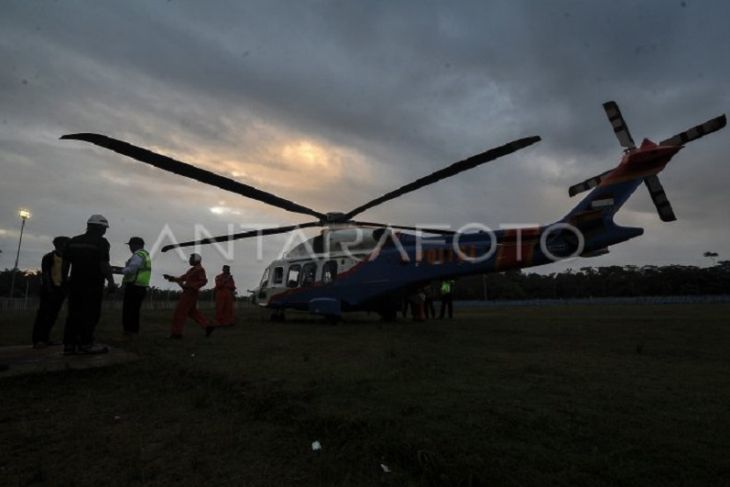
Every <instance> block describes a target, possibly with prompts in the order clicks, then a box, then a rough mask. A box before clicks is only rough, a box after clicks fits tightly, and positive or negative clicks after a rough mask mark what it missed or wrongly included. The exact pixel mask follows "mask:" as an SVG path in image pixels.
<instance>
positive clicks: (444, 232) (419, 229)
mask: <svg viewBox="0 0 730 487" xmlns="http://www.w3.org/2000/svg"><path fill="white" fill-rule="evenodd" d="M348 223H352V224H353V225H360V226H363V227H376V228H396V229H398V230H411V231H414V232H423V233H434V234H437V235H455V234H456V232H455V231H454V230H445V229H443V228H425V227H407V226H403V225H391V224H389V223H374V222H361V221H349V222H348Z"/></svg>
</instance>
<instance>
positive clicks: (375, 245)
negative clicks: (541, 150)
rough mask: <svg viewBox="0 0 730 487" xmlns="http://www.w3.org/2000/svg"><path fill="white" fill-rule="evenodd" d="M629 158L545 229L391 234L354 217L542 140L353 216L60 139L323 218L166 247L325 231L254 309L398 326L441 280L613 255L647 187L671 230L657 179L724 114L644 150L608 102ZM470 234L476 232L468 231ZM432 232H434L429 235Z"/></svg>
mask: <svg viewBox="0 0 730 487" xmlns="http://www.w3.org/2000/svg"><path fill="white" fill-rule="evenodd" d="M603 108H604V110H605V112H606V115H607V116H608V119H609V121H610V122H611V125H612V127H613V130H614V133H615V135H616V137H617V139H618V141H619V144H620V145H621V146H622V147H623V149H624V153H623V155H622V157H621V159H620V162H619V164H618V165H617V166H616V167H614V168H613V169H610V170H608V171H605V172H603V173H601V174H599V175H597V176H594V177H592V178H589V179H587V180H585V181H583V182H580V183H578V184H575V185H573V186H571V187H570V188H569V190H568V194H569V196H571V197H572V196H575V195H577V194H579V193H582V192H585V191H590V192H589V193H588V194H587V195H586V196H585V197H584V198H583V199H582V200H581V201H580V202H579V203H578V204H577V205H576V206H575V207H574V208H573V209H572V210H571V211H570V212H569V213H567V214H566V215H565V216H563V217H562V218H561V219H559V220H557V221H555V222H553V223H550V224H547V225H540V226H532V227H522V228H506V229H499V230H491V229H488V228H486V227H480V228H476V230H477V231H471V232H467V231H466V229H465V228H462V229H460V230H459V231H454V230H450V229H444V228H428V227H419V226H415V227H414V226H406V225H394V224H386V223H380V222H368V221H361V220H359V219H355V217H356V216H357V215H359V214H361V213H363V212H365V211H366V210H368V209H370V208H373V207H375V206H377V205H380V204H383V203H385V202H387V201H390V200H393V199H395V198H398V197H400V196H403V195H405V194H407V193H410V192H413V191H416V190H418V189H420V188H423V187H425V186H428V185H430V184H433V183H436V182H438V181H441V180H443V179H446V178H449V177H452V176H455V175H457V174H459V173H461V172H464V171H467V170H470V169H474V168H476V167H478V166H481V165H483V164H485V163H488V162H491V161H494V160H496V159H498V158H501V157H504V156H507V155H509V154H512V153H514V152H517V151H519V150H521V149H524V148H526V147H528V146H530V145H532V144H535V143H536V142H538V141H540V140H541V139H540V137H539V136H530V137H524V138H520V139H517V140H513V141H511V142H508V143H506V144H503V145H501V146H498V147H495V148H492V149H489V150H487V151H485V152H482V153H480V154H477V155H474V156H472V157H469V158H467V159H464V160H461V161H458V162H455V163H453V164H451V165H449V166H447V167H445V168H443V169H440V170H438V171H435V172H433V173H431V174H429V175H427V176H424V177H421V178H419V179H417V180H415V181H413V182H411V183H409V184H406V185H404V186H401V187H400V188H397V189H395V190H393V191H390V192H388V193H386V194H384V195H382V196H380V197H378V198H375V199H373V200H371V201H369V202H367V203H364V204H363V205H361V206H358V207H356V208H354V209H352V210H350V211H347V212H326V213H323V212H319V211H316V210H313V209H311V208H308V207H306V206H303V205H301V204H298V203H296V202H294V201H291V200H288V199H285V198H281V197H279V196H277V195H274V194H272V193H269V192H266V191H263V190H260V189H257V188H255V187H253V186H250V185H247V184H244V183H241V182H239V181H236V180H233V179H230V178H227V177H225V176H221V175H219V174H216V173H213V172H210V171H207V170H204V169H201V168H198V167H196V166H193V165H191V164H188V163H185V162H181V161H177V160H175V159H172V158H170V157H167V156H164V155H161V154H158V153H155V152H152V151H149V150H147V149H144V148H141V147H138V146H135V145H132V144H130V143H128V142H124V141H121V140H117V139H113V138H111V137H107V136H105V135H101V134H94V133H77V134H68V135H64V136H62V137H61V139H71V140H79V141H85V142H89V143H92V144H95V145H97V146H100V147H103V148H106V149H109V150H111V151H114V152H117V153H119V154H122V155H124V156H127V157H130V158H132V159H136V160H137V161H140V162H143V163H146V164H149V165H152V166H154V167H157V168H159V169H162V170H165V171H168V172H172V173H175V174H178V175H181V176H184V177H187V178H190V179H194V180H197V181H199V182H202V183H205V184H209V185H212V186H215V187H218V188H220V189H223V190H225V191H229V192H232V193H235V194H238V195H241V196H244V197H248V198H251V199H254V200H257V201H260V202H263V203H266V204H269V205H271V206H274V207H278V208H281V209H283V210H286V211H290V212H294V213H300V214H305V215H309V216H311V217H315V218H316V220H313V221H309V222H304V223H300V224H296V225H288V226H280V227H273V228H264V229H259V230H253V231H245V232H239V233H232V234H228V235H221V236H217V237H209V238H205V239H200V240H196V241H190V242H182V243H176V244H172V245H168V246H166V247H163V249H162V251H163V252H167V251H169V250H171V249H174V248H178V247H190V246H199V245H204V244H212V243H220V242H227V241H231V240H239V239H246V238H259V237H262V236H266V235H274V234H282V233H288V232H293V231H299V230H301V229H304V228H313V227H320V228H322V230H321V233H320V234H319V235H317V236H315V237H313V238H311V239H309V240H305V241H303V242H301V243H300V244H299V245H297V246H295V247H294V248H292V249H291V250H290V251H289V252H288V253H286V254H285V255H283V256H282V258H280V259H277V260H274V261H273V262H271V263H270V264H269V265H268V266H266V268H265V269H264V272H263V276H262V278H261V280H260V282H259V284H258V286H257V287H256V288H255V289H254V290H253V294H254V298H255V302H256V303H257V304H258V305H260V306H262V307H264V308H269V309H270V310H272V314H271V318H272V320H283V319H284V312H285V310H288V309H293V310H300V311H308V312H310V313H313V314H316V315H322V316H324V317H325V318H327V319H328V320H330V321H333V322H336V321H338V320H339V319H340V318H341V316H342V314H343V313H346V312H351V311H374V312H377V313H379V314H380V315H381V317H382V318H383V319H385V320H392V319H394V318H395V316H396V312H397V310H399V309H400V308H401V303H402V299H403V297H404V296H407V295H408V294H410V293H413V292H415V291H417V290H418V289H421V288H423V287H424V286H425V285H428V284H429V283H431V282H433V281H439V280H446V279H454V278H458V277H462V276H467V275H474V274H485V273H490V272H501V271H506V270H511V269H520V268H526V267H534V266H540V265H544V264H548V263H552V262H555V261H558V260H562V259H566V258H572V257H595V256H600V255H604V254H606V253H608V252H609V247H610V246H612V245H616V244H619V243H622V242H625V241H627V240H630V239H632V238H635V237H638V236H640V235H642V234H643V232H644V230H643V229H642V228H638V227H623V226H619V225H617V224H616V223H615V222H614V215H615V214H616V212H617V211H618V210H619V209H620V208H621V206H623V204H624V203H626V201H627V200H628V198H629V197H630V196H631V195H632V194H633V193H634V191H635V190H636V189H637V188H638V187H639V186H640V185H641V184H642V183H643V184H644V185H645V186H646V188H647V189H648V191H649V194H650V196H651V198H652V201H653V203H654V205H655V207H656V210H657V213H658V214H659V217H660V219H661V220H662V221H664V222H669V221H673V220H676V216H675V214H674V211H673V209H672V206H671V204H670V203H669V200H668V199H667V196H666V193H665V191H664V188H663V187H662V185H661V183H660V181H659V178H658V173H659V172H661V171H662V170H663V169H664V168H665V167H666V165H667V164H668V163H669V161H670V160H671V159H672V158H673V157H674V156H675V155H676V154H677V153H678V152H679V151H680V150H681V149H682V148H683V147H684V145H685V144H687V143H688V142H691V141H694V140H696V139H699V138H701V137H703V136H705V135H707V134H710V133H712V132H715V131H717V130H720V129H721V128H723V127H724V126H725V125H726V123H727V120H726V117H725V115H724V114H723V115H721V116H719V117H716V118H713V119H711V120H708V121H707V122H704V123H702V124H700V125H697V126H695V127H692V128H690V129H688V130H685V131H683V132H680V133H678V134H676V135H674V136H672V137H669V138H667V139H664V140H662V141H661V142H659V143H658V144H657V143H654V142H652V141H651V140H649V139H644V140H643V141H642V143H641V144H640V145H639V146H638V147H637V146H636V144H635V143H634V140H633V138H632V137H631V134H630V132H629V129H628V127H627V125H626V123H625V121H624V119H623V116H622V114H621V111H620V110H619V107H618V105H617V104H616V102H614V101H609V102H606V103H604V104H603ZM469 229H470V230H473V229H474V228H473V227H472V228H469ZM424 234H425V235H424Z"/></svg>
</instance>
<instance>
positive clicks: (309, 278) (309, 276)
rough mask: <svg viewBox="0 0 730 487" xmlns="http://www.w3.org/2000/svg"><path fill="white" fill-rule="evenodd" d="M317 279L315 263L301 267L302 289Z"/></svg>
mask: <svg viewBox="0 0 730 487" xmlns="http://www.w3.org/2000/svg"><path fill="white" fill-rule="evenodd" d="M316 278H317V263H316V262H307V263H306V264H304V267H302V287H309V286H311V285H312V284H314V281H315V280H316Z"/></svg>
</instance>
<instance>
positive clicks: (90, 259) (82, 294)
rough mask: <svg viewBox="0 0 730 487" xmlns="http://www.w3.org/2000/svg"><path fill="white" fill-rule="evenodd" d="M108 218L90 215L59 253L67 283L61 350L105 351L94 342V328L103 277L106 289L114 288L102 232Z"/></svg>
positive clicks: (107, 223) (80, 351)
mask: <svg viewBox="0 0 730 487" xmlns="http://www.w3.org/2000/svg"><path fill="white" fill-rule="evenodd" d="M108 228H109V221H108V220H107V219H106V218H104V217H103V216H102V215H91V217H90V218H89V220H88V221H87V222H86V233H84V234H82V235H78V236H76V237H73V238H72V239H71V240H69V241H68V245H66V249H65V251H64V253H63V270H62V275H63V282H64V284H66V283H68V288H69V293H68V318H67V319H66V326H65V327H64V330H63V345H64V347H63V353H64V354H66V355H72V354H77V353H78V354H97V353H106V352H108V351H109V349H108V348H107V347H104V346H100V345H95V344H94V331H95V330H96V325H97V324H98V323H99V318H100V317H101V302H102V299H103V297H104V280H105V279H106V281H107V283H108V285H109V292H110V293H112V292H114V290H115V289H116V286H115V284H114V277H113V276H112V269H111V266H110V265H109V242H108V241H107V239H105V238H104V234H105V233H106V231H107V229H108Z"/></svg>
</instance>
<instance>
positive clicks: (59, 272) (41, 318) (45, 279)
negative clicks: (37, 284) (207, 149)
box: [33, 237, 69, 348]
mask: <svg viewBox="0 0 730 487" xmlns="http://www.w3.org/2000/svg"><path fill="white" fill-rule="evenodd" d="M68 241H69V238H68V237H56V238H54V239H53V247H54V250H53V252H49V253H47V254H46V255H44V256H43V260H42V261H41V301H40V304H39V306H38V312H37V313H36V317H35V323H34V324H33V348H44V347H46V346H48V345H53V343H51V340H50V335H51V329H52V328H53V325H54V324H55V323H56V318H58V312H59V311H60V310H61V306H63V301H64V299H66V288H65V286H63V252H64V250H65V248H66V244H67V243H68Z"/></svg>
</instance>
